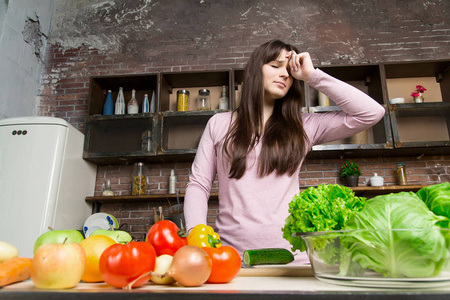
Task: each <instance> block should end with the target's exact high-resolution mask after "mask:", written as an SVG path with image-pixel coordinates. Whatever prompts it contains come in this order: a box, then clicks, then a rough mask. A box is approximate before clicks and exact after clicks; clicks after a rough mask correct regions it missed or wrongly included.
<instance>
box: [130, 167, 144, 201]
mask: <svg viewBox="0 0 450 300" xmlns="http://www.w3.org/2000/svg"><path fill="white" fill-rule="evenodd" d="M131 179H132V185H131V194H132V195H133V196H137V195H145V175H144V163H142V162H138V163H135V164H134V167H133V174H132V178H131Z"/></svg>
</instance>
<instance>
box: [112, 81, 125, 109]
mask: <svg viewBox="0 0 450 300" xmlns="http://www.w3.org/2000/svg"><path fill="white" fill-rule="evenodd" d="M115 108H116V109H115V112H114V114H116V115H123V114H125V98H124V97H123V88H122V87H120V88H119V93H118V94H117V99H116V107H115Z"/></svg>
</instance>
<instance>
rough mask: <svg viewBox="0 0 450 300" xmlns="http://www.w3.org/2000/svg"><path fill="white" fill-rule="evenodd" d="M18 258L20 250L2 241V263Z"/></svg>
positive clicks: (0, 258)
mask: <svg viewBox="0 0 450 300" xmlns="http://www.w3.org/2000/svg"><path fill="white" fill-rule="evenodd" d="M18 256H19V250H17V248H16V247H14V246H13V245H11V244H9V243H7V242H2V241H0V263H2V262H4V261H5V260H8V259H10V258H14V257H18Z"/></svg>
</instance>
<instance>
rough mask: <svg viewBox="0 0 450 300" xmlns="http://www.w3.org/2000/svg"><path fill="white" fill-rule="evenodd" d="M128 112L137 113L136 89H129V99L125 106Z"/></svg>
mask: <svg viewBox="0 0 450 300" xmlns="http://www.w3.org/2000/svg"><path fill="white" fill-rule="evenodd" d="M127 110H128V114H137V113H138V112H139V105H138V102H137V100H136V90H135V89H133V90H132V91H131V99H130V101H128V106H127Z"/></svg>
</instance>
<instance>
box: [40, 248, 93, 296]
mask: <svg viewBox="0 0 450 300" xmlns="http://www.w3.org/2000/svg"><path fill="white" fill-rule="evenodd" d="M85 266H86V254H85V252H84V249H83V247H82V246H81V245H80V244H78V243H64V244H57V243H51V244H45V245H42V246H41V247H39V249H37V250H36V252H35V253H34V256H33V259H32V261H31V280H32V281H33V283H34V285H35V286H36V287H37V288H40V289H69V288H73V287H74V286H75V285H77V284H78V283H79V282H80V280H81V277H82V276H83V273H84V268H85Z"/></svg>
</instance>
